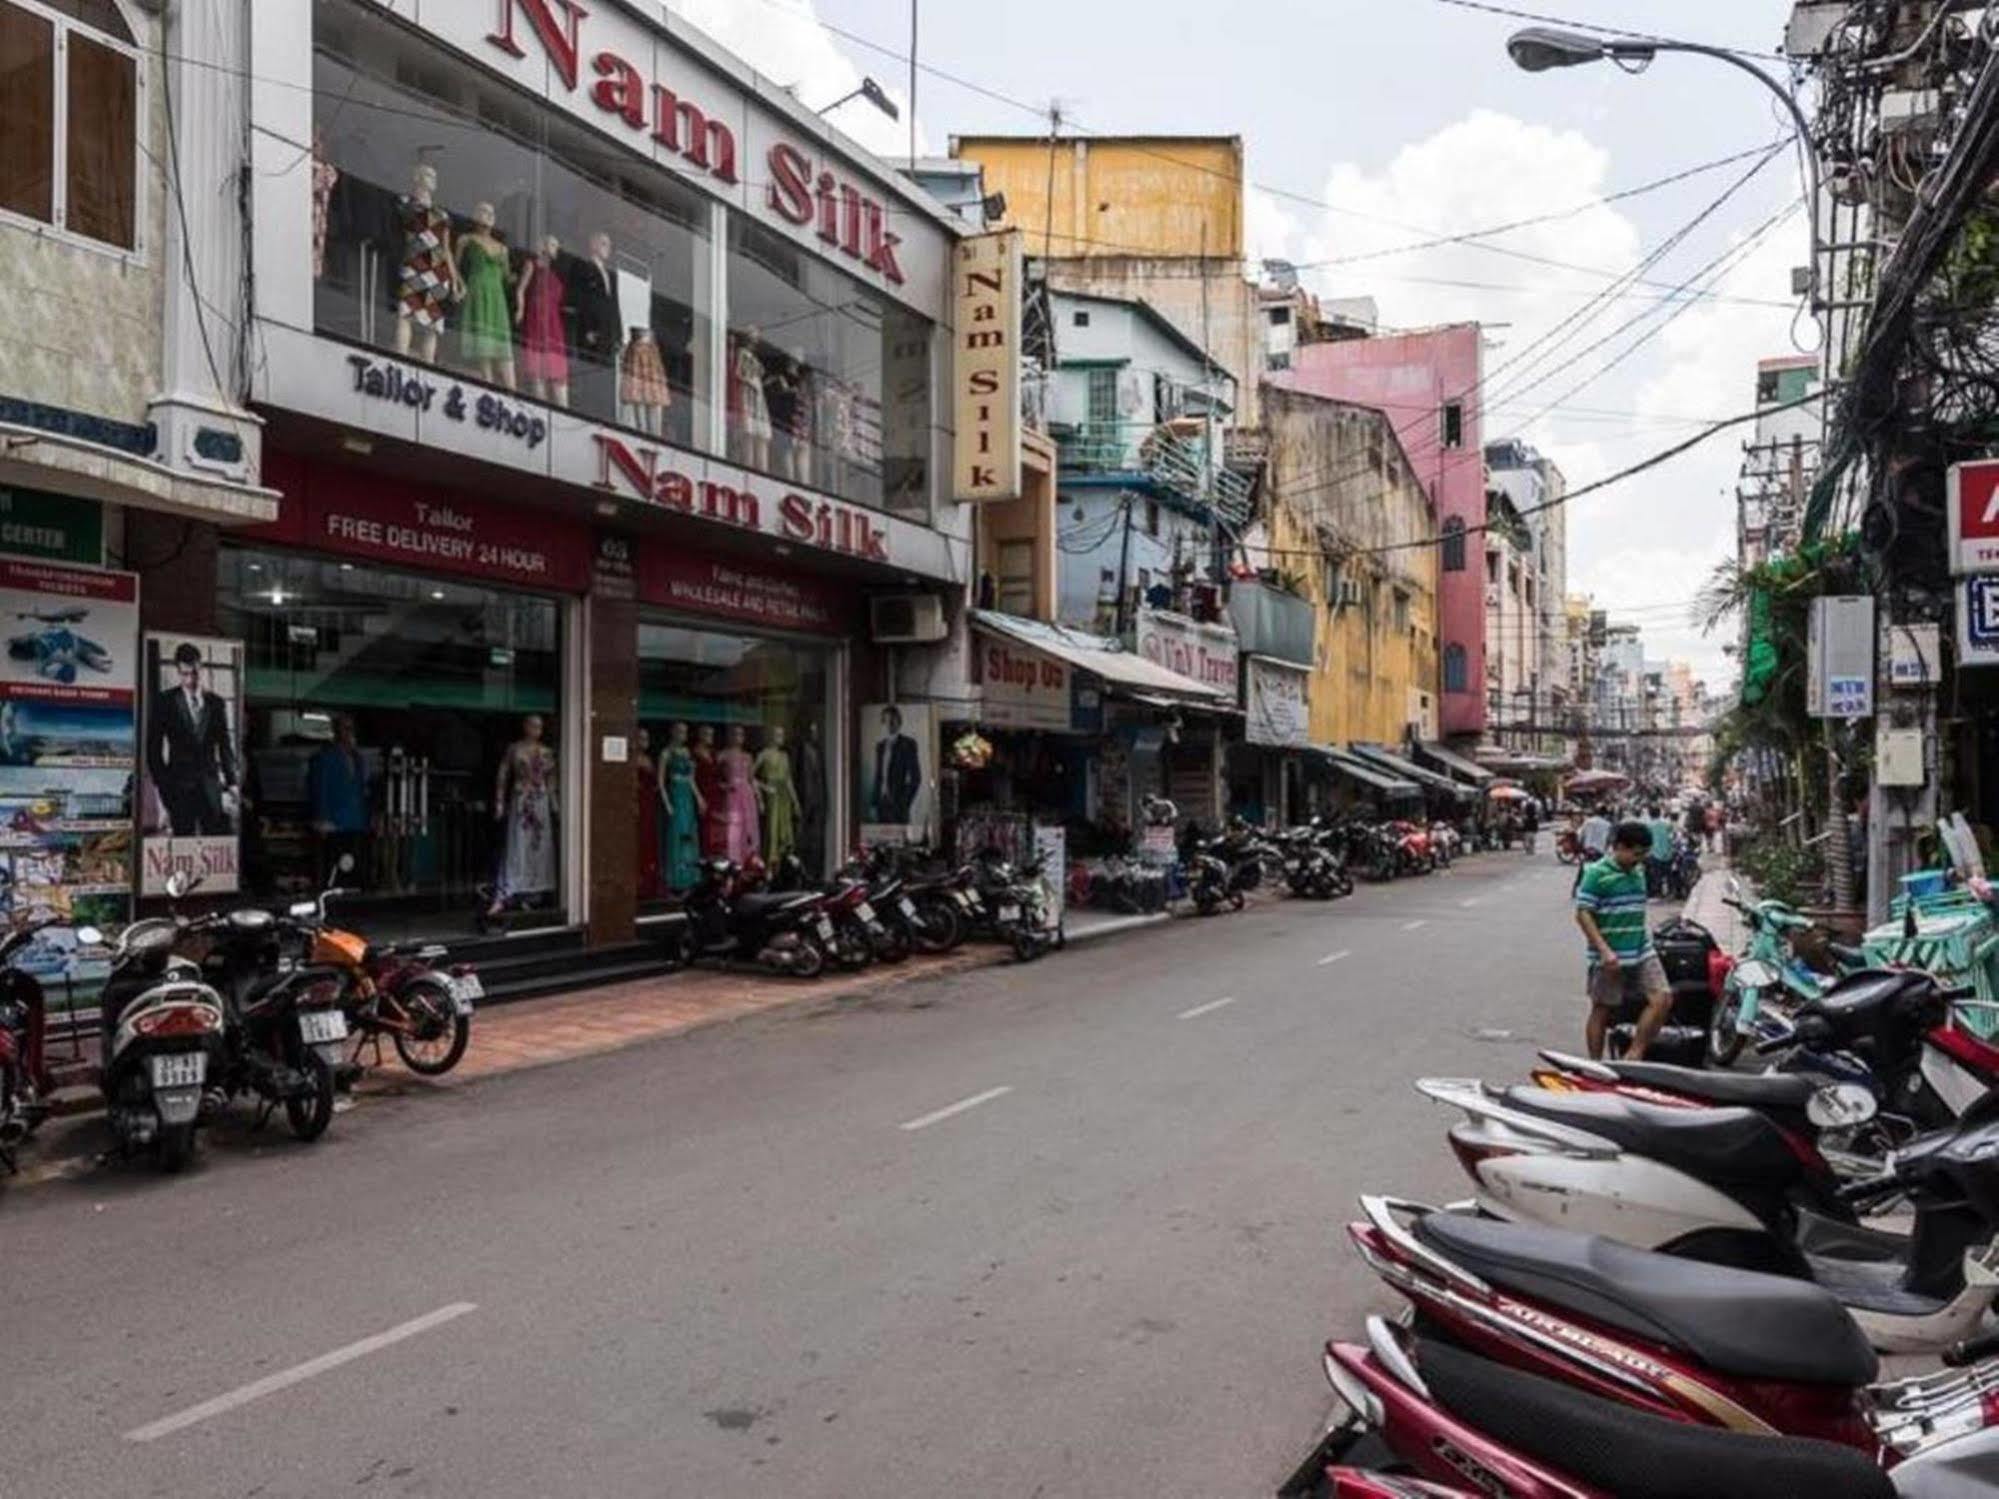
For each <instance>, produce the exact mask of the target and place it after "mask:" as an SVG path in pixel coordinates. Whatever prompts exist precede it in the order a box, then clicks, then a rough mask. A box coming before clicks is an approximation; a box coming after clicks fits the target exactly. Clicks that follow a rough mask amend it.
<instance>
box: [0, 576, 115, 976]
mask: <svg viewBox="0 0 1999 1499" xmlns="http://www.w3.org/2000/svg"><path fill="white" fill-rule="evenodd" d="M0 623H4V625H5V627H6V631H7V648H6V651H5V652H4V654H0V919H5V920H9V921H12V920H33V919H41V918H46V917H54V918H57V919H60V920H67V921H71V922H75V923H77V924H80V925H94V926H109V927H115V926H120V925H122V924H123V923H124V922H125V920H126V918H127V917H128V915H129V914H130V911H131V899H132V784H133V772H134V768H135V766H136V765H137V758H136V757H137V747H138V743H137V741H138V736H137V734H136V733H135V732H134V716H133V707H134V702H133V699H134V693H133V684H134V683H135V682H136V681H137V680H138V674H139V580H138V578H137V577H136V576H135V575H133V574H131V573H118V572H103V571H100V570H98V569H96V568H88V567H74V566H70V565H66V564H63V563H59V562H38V561H29V560H25V559H21V558H13V557H7V558H0ZM75 954H76V943H75V940H74V936H73V934H71V933H67V932H61V931H57V930H53V929H52V930H50V931H47V932H44V933H43V934H42V935H41V936H39V937H37V938H36V939H35V941H34V942H33V944H31V945H30V947H29V948H27V949H26V950H25V953H24V954H23V955H22V956H21V957H19V958H17V959H16V962H18V963H22V964H24V965H25V966H26V967H27V968H28V971H29V972H31V973H33V974H34V975H35V976H36V977H37V978H39V979H40V980H42V982H43V983H44V985H46V986H48V988H49V992H50V997H51V1003H52V1004H54V1005H58V1006H60V1005H62V1004H63V1003H64V1002H65V1000H66V999H68V998H74V994H73V986H74V985H76V984H77V983H79V982H82V983H89V982H92V981H94V980H98V979H101V978H102V976H103V964H102V962H101V961H99V962H97V963H96V964H95V965H94V967H92V968H91V971H85V966H86V965H83V964H80V963H79V962H78V961H77V959H76V956H75Z"/></svg>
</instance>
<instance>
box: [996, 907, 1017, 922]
mask: <svg viewBox="0 0 1999 1499" xmlns="http://www.w3.org/2000/svg"><path fill="white" fill-rule="evenodd" d="M999 919H1000V920H1001V921H1018V920H1020V907H1019V906H1016V905H1004V906H1001V907H1000V908H999Z"/></svg>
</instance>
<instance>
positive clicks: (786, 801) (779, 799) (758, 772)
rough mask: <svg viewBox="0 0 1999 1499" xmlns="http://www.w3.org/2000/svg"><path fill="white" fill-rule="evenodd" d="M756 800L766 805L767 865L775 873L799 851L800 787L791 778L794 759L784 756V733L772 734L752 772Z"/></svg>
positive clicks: (765, 849) (781, 728) (765, 857)
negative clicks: (792, 760) (791, 853)
mask: <svg viewBox="0 0 1999 1499" xmlns="http://www.w3.org/2000/svg"><path fill="white" fill-rule="evenodd" d="M751 773H752V774H753V775H754V776H755V777H756V783H757V800H758V801H760V802H762V803H763V823H764V862H765V863H766V864H769V865H770V866H771V867H772V868H773V869H775V868H776V867H777V864H778V861H779V860H781V859H783V858H784V857H785V855H787V854H789V853H790V852H792V850H793V849H795V848H797V847H798V813H799V807H798V785H797V783H796V782H795V781H793V780H792V778H791V756H790V755H788V754H786V753H785V749H784V729H783V727H782V726H781V725H780V726H779V727H777V728H774V729H772V730H771V731H770V737H769V738H768V739H767V740H765V741H764V747H763V749H762V751H761V752H759V753H758V755H757V763H756V765H755V767H754V768H753V770H752V772H751Z"/></svg>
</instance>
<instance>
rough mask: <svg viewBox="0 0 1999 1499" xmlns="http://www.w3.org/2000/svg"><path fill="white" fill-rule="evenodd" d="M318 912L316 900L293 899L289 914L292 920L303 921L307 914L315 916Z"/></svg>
mask: <svg viewBox="0 0 1999 1499" xmlns="http://www.w3.org/2000/svg"><path fill="white" fill-rule="evenodd" d="M318 914H319V902H317V901H311V900H295V901H293V902H292V904H291V911H290V915H291V917H292V919H293V920H294V921H303V920H304V919H305V918H306V917H308V916H317V915H318Z"/></svg>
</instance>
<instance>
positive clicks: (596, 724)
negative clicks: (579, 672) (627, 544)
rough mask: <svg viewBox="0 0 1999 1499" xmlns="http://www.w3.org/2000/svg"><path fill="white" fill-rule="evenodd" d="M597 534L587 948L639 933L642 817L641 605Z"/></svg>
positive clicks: (591, 602)
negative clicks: (613, 570)
mask: <svg viewBox="0 0 1999 1499" xmlns="http://www.w3.org/2000/svg"><path fill="white" fill-rule="evenodd" d="M606 540H608V538H600V541H599V554H598V568H597V576H596V587H595V588H594V589H593V590H592V592H591V594H590V597H589V599H588V600H586V601H585V603H584V612H585V615H586V616H587V619H588V626H587V633H586V639H587V642H588V648H589V676H588V679H587V683H586V685H585V687H584V694H585V700H586V702H587V705H588V709H589V720H588V723H589V733H588V736H587V743H586V748H585V752H586V753H587V755H588V756H589V761H588V769H587V771H586V778H587V780H588V783H589V785H588V789H587V791H586V794H585V798H584V800H585V802H586V804H587V810H586V812H585V814H584V815H585V816H586V818H587V819H588V824H587V825H588V829H589V842H588V846H587V858H588V867H589V881H590V911H589V941H590V945H591V946H592V947H606V946H610V945H612V944H614V943H619V942H629V941H631V940H632V938H633V936H634V935H635V934H636V932H637V930H638V929H637V926H636V925H635V922H636V919H637V917H638V905H639V889H638V868H639V820H638V817H637V815H636V813H635V810H634V809H635V807H636V805H637V797H638V796H639V795H640V789H639V785H638V776H639V772H638V769H637V767H636V765H635V763H634V762H635V758H636V756H637V753H638V700H639V609H638V604H637V602H636V600H635V599H634V597H633V594H632V585H631V573H630V571H629V563H627V564H626V571H625V573H624V575H623V577H622V578H619V577H617V576H615V575H610V576H607V569H606V566H605V561H606V558H605V552H604V542H605V541H606Z"/></svg>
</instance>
